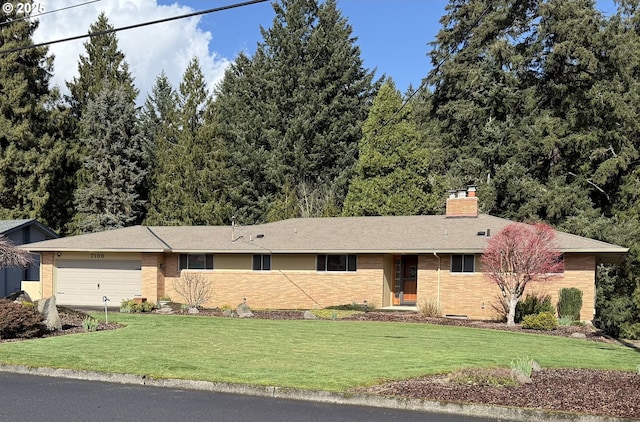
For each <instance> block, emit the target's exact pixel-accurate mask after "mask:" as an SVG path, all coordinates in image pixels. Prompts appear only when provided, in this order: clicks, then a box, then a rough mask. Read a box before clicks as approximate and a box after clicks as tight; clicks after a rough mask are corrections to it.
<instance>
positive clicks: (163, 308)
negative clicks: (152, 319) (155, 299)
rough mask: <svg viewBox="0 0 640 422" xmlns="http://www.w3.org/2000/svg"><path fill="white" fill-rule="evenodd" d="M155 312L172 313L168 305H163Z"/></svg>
mask: <svg viewBox="0 0 640 422" xmlns="http://www.w3.org/2000/svg"><path fill="white" fill-rule="evenodd" d="M156 313H157V314H167V315H168V314H172V313H173V309H171V307H170V306H163V307H162V308H160V309H158V310H156Z"/></svg>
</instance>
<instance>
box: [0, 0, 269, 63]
mask: <svg viewBox="0 0 640 422" xmlns="http://www.w3.org/2000/svg"><path fill="white" fill-rule="evenodd" d="M266 1H269V0H251V1H245V2H242V3H234V4H230V5H227V6H221V7H216V8H213V9H207V10H202V11H200V12H193V13H188V14H186V15H180V16H173V17H170V18H164V19H158V20H155V21H148V22H142V23H137V24H134V25H128V26H121V27H120V28H113V29H107V30H105V31H100V32H92V33H89V34H84V35H76V36H73V37H68V38H62V39H59V40H54V41H46V42H42V43H39V44H32V45H27V46H23V47H16V48H11V49H9V50H0V54H8V53H15V52H18V51H24V50H29V49H32V48H38V47H44V46H47V45H51V44H58V43H61V42H68V41H74V40H79V39H82V38H90V37H96V36H100V35H106V34H111V33H114V32H119V31H126V30H129V29H135V28H140V27H143V26H149V25H156V24H158V23H165V22H170V21H174V20H178V19H185V18H191V17H193V16H200V15H206V14H209V13H215V12H222V11H224V10H229V9H235V8H238V7H244V6H249V5H252V4H257V3H264V2H266Z"/></svg>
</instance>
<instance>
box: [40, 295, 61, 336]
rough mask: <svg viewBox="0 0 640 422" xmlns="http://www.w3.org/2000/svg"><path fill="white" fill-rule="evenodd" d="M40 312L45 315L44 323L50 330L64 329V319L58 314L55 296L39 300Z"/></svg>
mask: <svg viewBox="0 0 640 422" xmlns="http://www.w3.org/2000/svg"><path fill="white" fill-rule="evenodd" d="M38 312H39V313H40V314H42V315H43V316H44V321H43V323H44V325H45V326H46V327H47V329H48V330H50V331H56V330H57V331H59V330H61V329H62V321H61V320H60V315H58V308H57V307H56V297H55V296H51V297H50V298H48V299H42V300H40V301H38Z"/></svg>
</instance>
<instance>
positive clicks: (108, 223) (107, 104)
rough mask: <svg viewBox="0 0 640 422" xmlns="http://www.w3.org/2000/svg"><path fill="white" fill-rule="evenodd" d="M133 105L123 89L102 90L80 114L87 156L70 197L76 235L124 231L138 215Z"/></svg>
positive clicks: (138, 160)
mask: <svg viewBox="0 0 640 422" xmlns="http://www.w3.org/2000/svg"><path fill="white" fill-rule="evenodd" d="M134 106H135V104H134V103H133V102H132V101H131V100H130V98H129V95H128V92H127V90H126V88H125V87H123V86H121V85H114V86H111V85H104V86H103V88H102V91H100V92H98V94H97V96H96V98H95V99H93V100H90V101H89V103H88V105H87V108H86V110H85V111H84V113H83V117H82V122H81V123H82V125H83V127H84V129H85V131H86V133H87V137H86V138H84V139H83V140H82V142H83V144H84V146H85V150H86V151H87V155H86V156H85V157H84V159H83V163H82V166H83V167H82V172H81V174H82V185H81V187H79V188H78V190H77V191H76V193H75V203H76V208H77V214H76V216H75V220H74V225H75V227H76V230H77V231H80V232H95V231H102V230H109V229H115V228H120V227H126V226H130V225H133V224H135V223H136V222H137V221H138V220H139V218H140V216H141V212H142V207H143V204H142V203H141V202H142V201H141V200H140V199H139V193H138V192H139V186H140V184H141V183H142V181H143V177H144V170H143V169H142V165H141V164H142V147H141V136H140V135H139V133H138V132H137V129H136V114H135V108H134Z"/></svg>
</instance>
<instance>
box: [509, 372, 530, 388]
mask: <svg viewBox="0 0 640 422" xmlns="http://www.w3.org/2000/svg"><path fill="white" fill-rule="evenodd" d="M511 372H512V373H513V376H514V378H515V379H516V381H518V382H519V383H520V384H529V383H530V382H531V378H530V377H529V376H528V375H527V374H525V373H524V372H522V370H520V369H517V368H513V369H512V370H511Z"/></svg>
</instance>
